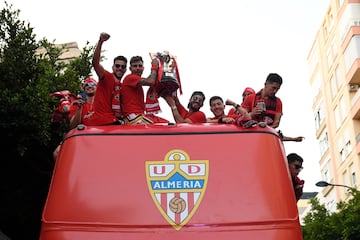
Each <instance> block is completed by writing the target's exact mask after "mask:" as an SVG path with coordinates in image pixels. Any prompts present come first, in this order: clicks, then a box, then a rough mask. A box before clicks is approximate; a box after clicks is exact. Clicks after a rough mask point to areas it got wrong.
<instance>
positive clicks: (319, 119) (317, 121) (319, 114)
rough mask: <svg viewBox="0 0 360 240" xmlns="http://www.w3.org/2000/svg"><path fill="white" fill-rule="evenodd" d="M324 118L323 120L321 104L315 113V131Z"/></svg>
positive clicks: (323, 114)
mask: <svg viewBox="0 0 360 240" xmlns="http://www.w3.org/2000/svg"><path fill="white" fill-rule="evenodd" d="M324 118H325V113H324V107H323V103H322V102H321V103H320V104H319V107H318V109H317V111H316V113H315V129H316V130H319V128H320V126H321V123H322V122H323V121H324Z"/></svg>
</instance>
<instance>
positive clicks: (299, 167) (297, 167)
mask: <svg viewBox="0 0 360 240" xmlns="http://www.w3.org/2000/svg"><path fill="white" fill-rule="evenodd" d="M294 166H295V168H296V169H300V170H302V169H303V166H300V165H297V164H295V165H294Z"/></svg>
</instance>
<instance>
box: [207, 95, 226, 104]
mask: <svg viewBox="0 0 360 240" xmlns="http://www.w3.org/2000/svg"><path fill="white" fill-rule="evenodd" d="M218 99H220V101H221V102H222V103H224V100H223V99H222V98H221V97H219V96H212V97H211V98H210V101H209V105H210V106H211V102H212V101H215V100H218Z"/></svg>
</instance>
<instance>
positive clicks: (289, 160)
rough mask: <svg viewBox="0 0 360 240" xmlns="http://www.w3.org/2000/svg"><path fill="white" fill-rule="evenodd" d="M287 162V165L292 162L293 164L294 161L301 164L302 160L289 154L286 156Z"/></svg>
mask: <svg viewBox="0 0 360 240" xmlns="http://www.w3.org/2000/svg"><path fill="white" fill-rule="evenodd" d="M287 161H288V163H292V162H295V161H298V162H301V163H302V162H303V161H304V160H303V158H302V157H300V156H299V155H298V154H296V153H290V154H289V155H287Z"/></svg>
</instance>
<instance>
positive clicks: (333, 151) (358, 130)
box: [308, 0, 360, 211]
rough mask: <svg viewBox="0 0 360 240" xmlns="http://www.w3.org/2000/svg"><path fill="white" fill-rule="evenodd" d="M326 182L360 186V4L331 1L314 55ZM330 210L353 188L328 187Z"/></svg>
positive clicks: (314, 91) (313, 78)
mask: <svg viewBox="0 0 360 240" xmlns="http://www.w3.org/2000/svg"><path fill="white" fill-rule="evenodd" d="M308 64H309V68H310V85H311V89H312V98H313V99H312V100H313V105H312V108H313V112H314V120H315V126H316V138H317V140H318V142H319V145H320V156H321V157H320V159H319V164H320V169H321V176H322V180H324V181H326V182H329V183H333V184H343V185H347V186H350V187H357V188H359V186H360V184H359V183H360V157H359V156H360V0H331V1H330V4H329V7H328V9H327V11H326V14H325V16H324V19H323V22H322V24H321V27H320V29H319V30H318V32H317V34H316V36H315V39H314V42H313V46H312V48H311V50H310V53H309V55H308ZM320 194H321V195H322V196H323V200H324V203H325V205H326V206H327V208H328V209H329V210H331V211H335V210H336V203H337V202H339V201H340V200H346V199H347V198H348V197H349V195H348V194H347V188H344V187H333V186H328V187H325V188H323V189H321V192H320Z"/></svg>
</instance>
